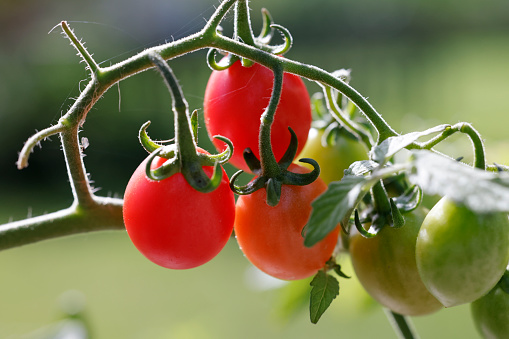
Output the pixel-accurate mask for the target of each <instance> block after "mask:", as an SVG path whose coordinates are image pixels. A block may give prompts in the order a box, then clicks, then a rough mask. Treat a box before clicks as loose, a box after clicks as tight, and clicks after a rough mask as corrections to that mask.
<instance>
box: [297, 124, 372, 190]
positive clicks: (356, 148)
mask: <svg viewBox="0 0 509 339" xmlns="http://www.w3.org/2000/svg"><path fill="white" fill-rule="evenodd" d="M323 132H324V131H323V130H319V129H316V128H311V129H310V130H309V135H308V141H307V142H306V145H305V146H304V149H303V150H302V152H301V153H300V155H299V158H311V159H314V160H316V161H317V162H318V165H320V177H321V178H322V179H323V181H324V182H325V183H326V184H329V183H331V182H332V181H337V180H341V178H343V173H344V171H345V170H346V169H347V168H348V167H350V165H351V164H352V163H354V162H355V161H359V160H368V155H367V152H366V149H365V148H364V146H363V145H362V144H361V143H360V142H359V141H357V140H354V139H352V138H350V137H348V136H345V135H339V136H338V137H337V138H336V144H335V145H332V146H329V145H325V146H324V145H323V144H322V136H323ZM304 166H306V167H309V168H312V167H311V165H306V164H304Z"/></svg>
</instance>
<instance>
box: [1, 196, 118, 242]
mask: <svg viewBox="0 0 509 339" xmlns="http://www.w3.org/2000/svg"><path fill="white" fill-rule="evenodd" d="M121 229H124V222H123V219H122V200H121V199H113V198H102V197H95V199H94V205H93V206H89V208H87V209H84V208H82V207H80V206H79V205H78V204H77V203H74V204H73V205H72V206H71V207H69V208H67V209H64V210H61V211H58V212H54V213H50V214H44V215H41V216H38V217H34V218H30V219H25V220H20V221H14V222H11V223H9V224H5V225H1V226H0V250H6V249H9V248H14V247H19V246H22V245H26V244H31V243H35V242H38V241H42V240H48V239H53V238H57V237H62V236H67V235H72V234H79V233H85V232H92V231H101V230H121Z"/></svg>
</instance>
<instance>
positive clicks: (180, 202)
mask: <svg viewBox="0 0 509 339" xmlns="http://www.w3.org/2000/svg"><path fill="white" fill-rule="evenodd" d="M273 79H274V75H273V73H272V71H271V70H269V69H267V68H265V67H263V66H261V65H259V64H254V65H252V66H250V67H245V66H243V65H242V64H241V62H240V61H236V62H235V63H233V64H232V65H231V66H230V67H229V68H228V69H226V70H222V71H213V73H212V75H211V77H210V79H209V82H208V85H207V88H206V92H205V99H204V116H205V122H206V128H207V132H208V133H209V135H211V136H212V135H216V134H220V135H222V136H226V137H228V138H229V139H230V140H231V141H232V143H233V145H234V147H235V151H234V153H233V156H232V158H231V159H230V162H231V164H232V165H234V166H236V167H238V168H240V169H242V170H244V171H249V170H250V168H249V167H248V166H247V165H246V161H245V159H244V158H243V152H244V151H245V150H246V149H250V150H251V151H252V153H251V156H252V157H253V158H255V160H256V159H260V151H259V146H260V145H261V143H260V140H259V138H260V137H261V133H260V126H261V125H260V118H261V116H262V113H264V110H265V109H266V107H267V104H268V102H269V98H270V96H271V91H272V86H273ZM283 79H284V80H283V88H282V93H281V99H280V103H279V105H278V107H277V110H276V114H275V119H274V122H273V124H272V128H271V134H270V137H271V145H272V151H273V153H274V156H275V158H276V159H277V160H279V159H281V158H282V157H283V158H284V156H283V155H284V154H285V153H288V151H287V149H288V145H289V143H290V134H289V133H288V127H291V129H292V130H293V131H295V136H294V137H296V139H297V142H298V147H295V148H296V150H297V154H299V153H300V152H301V150H302V153H300V155H299V156H298V157H295V159H298V158H303V157H304V158H312V159H314V160H316V161H317V163H318V164H319V165H320V168H321V172H320V177H319V178H317V179H316V180H314V181H313V182H312V183H310V184H307V185H288V184H285V183H284V184H282V186H279V187H280V189H279V191H278V190H276V191H277V193H278V194H279V195H280V197H278V203H277V204H276V205H275V206H271V204H269V203H268V200H267V194H268V193H267V192H268V189H267V186H264V187H258V188H257V190H253V191H252V192H249V194H246V195H240V196H239V197H238V199H237V201H236V202H235V198H234V194H233V192H232V189H233V188H234V185H233V184H231V183H229V181H228V178H227V176H226V173H225V172H224V170H223V169H221V171H223V179H222V181H221V183H220V184H219V186H218V187H217V188H216V189H215V190H213V191H212V192H208V193H200V192H198V191H196V190H195V189H193V188H192V187H191V186H190V185H189V184H188V183H187V182H186V180H185V179H184V177H183V176H182V174H181V173H175V174H172V175H171V176H170V177H169V178H166V179H164V180H160V181H156V180H152V179H149V178H148V177H147V176H146V173H145V171H146V169H145V167H146V166H147V161H148V160H145V161H144V162H143V163H142V164H141V165H140V167H139V168H138V169H137V170H136V171H135V172H134V174H133V176H132V178H131V180H130V181H129V184H128V185H127V188H126V192H125V203H124V220H125V225H126V229H127V232H128V234H129V237H130V238H131V239H132V241H133V243H134V245H135V246H136V247H137V248H138V249H139V250H140V252H141V253H143V255H145V256H146V257H147V258H148V259H150V260H151V261H153V262H155V263H156V264H158V265H161V266H164V267H168V268H172V269H187V268H192V267H196V266H199V265H202V264H204V263H206V262H208V261H209V260H211V259H212V258H213V257H214V256H216V255H217V254H218V253H219V252H220V251H221V249H222V248H223V247H224V246H225V244H226V242H227V241H228V239H229V238H230V237H231V234H232V231H234V233H235V235H236V240H237V242H238V244H239V247H240V249H241V250H242V252H243V253H244V255H245V257H246V258H247V259H248V260H249V261H250V262H251V263H252V264H253V265H254V266H256V267H258V268H259V269H260V270H261V271H263V272H265V273H267V274H269V275H271V276H273V277H276V278H278V279H283V280H298V279H304V278H308V277H310V276H313V275H315V274H316V273H317V272H319V271H320V270H322V269H325V270H327V269H330V268H331V267H329V266H328V265H330V263H331V261H329V260H330V259H331V257H333V256H334V254H335V250H337V249H338V248H339V247H338V246H337V245H338V244H337V243H338V239H339V236H340V226H339V225H338V226H337V227H336V228H335V229H333V230H332V231H331V232H329V233H328V234H327V235H326V236H324V238H323V239H322V240H321V241H318V242H317V243H316V244H314V245H313V246H311V247H307V246H305V245H304V235H303V233H305V226H306V224H307V222H308V220H309V218H310V215H311V212H312V202H313V201H315V199H316V198H317V197H319V196H320V195H321V194H322V193H323V192H325V191H326V189H327V186H326V184H328V183H331V182H335V181H339V180H341V178H342V177H343V172H344V171H345V170H346V169H347V168H348V167H349V166H350V165H351V164H352V163H353V162H356V161H360V160H367V158H368V157H367V152H366V149H365V145H363V144H362V143H361V142H359V140H357V139H356V137H353V138H352V136H351V135H350V136H348V137H345V134H341V133H336V137H335V139H334V140H333V142H328V141H327V142H326V141H325V140H329V139H330V138H328V136H327V135H326V136H325V137H324V133H326V131H328V130H329V131H330V130H331V128H329V127H331V126H332V127H333V128H337V123H336V122H332V123H331V121H329V122H328V124H329V126H325V127H323V125H322V128H321V129H317V128H314V127H313V128H311V111H310V109H311V105H310V99H309V96H308V93H307V90H306V87H305V86H304V84H303V83H302V80H301V79H300V78H299V77H297V76H294V75H290V74H284V77H283ZM331 124H335V125H331ZM292 140H293V139H292ZM306 141H307V142H306ZM329 141H330V140H329ZM304 145H305V146H304ZM248 153H249V152H248ZM244 156H245V154H244ZM285 156H286V154H285ZM263 160H264V159H263V158H262V159H260V161H261V162H262V163H263ZM165 161H166V159H163V158H156V161H154V162H153V163H152V168H153V169H157V168H158V167H159V166H161V165H162V164H163V163H164V162H165ZM281 162H282V163H285V162H287V161H286V160H284V161H283V160H282V161H281ZM289 163H290V162H288V164H289ZM288 164H286V165H285V166H286V167H288ZM279 165H280V164H279ZM280 166H283V165H280ZM286 167H285V168H284V171H286V170H287V171H288V172H291V173H293V174H295V175H297V174H302V173H309V170H308V169H307V168H305V167H302V166H298V165H296V164H291V165H289V167H288V168H286ZM204 171H205V173H206V174H207V175H208V176H211V175H212V171H213V168H212V167H211V166H206V167H204ZM261 171H262V173H261V174H260V173H256V174H257V175H264V173H263V171H264V167H263V166H261ZM255 172H256V171H255ZM285 173H286V172H285ZM293 174H292V175H293ZM317 176H318V174H317ZM257 178H258V177H257ZM395 178H396V177H395ZM271 179H275V180H281V179H280V178H278V177H276V178H271ZM395 180H396V181H393V183H394V182H398V180H403V181H404V180H405V178H404V177H397V178H396V179H395ZM268 182H270V180H269V181H268ZM395 187H405V185H402V186H397V185H396V186H395ZM393 190H394V189H392V188H391V189H390V194H389V195H390V196H391V197H396V198H397V197H398V194H399V195H401V194H402V192H397V190H396V191H394V192H393ZM236 192H237V193H239V192H238V191H236ZM383 192H385V193H384V194H385V197H386V198H387V203H389V197H388V196H387V192H386V191H385V190H383ZM239 194H240V193H239ZM372 194H373V192H372ZM366 196H369V194H368V195H366ZM373 197H375V198H373ZM373 197H371V198H372V199H375V201H372V200H370V198H369V197H368V199H364V200H363V201H362V204H361V205H362V208H364V210H365V212H366V213H367V214H366V215H367V216H368V217H367V218H366V219H365V220H367V221H363V223H364V226H362V225H361V226H360V227H363V228H364V231H365V232H367V233H363V232H360V233H356V232H355V231H353V232H351V234H350V235H348V236H347V237H344V238H343V239H342V243H343V246H344V247H345V249H346V250H347V251H348V252H349V254H350V257H351V260H352V264H353V268H354V271H355V274H356V275H357V277H358V278H359V281H360V282H361V284H362V285H363V287H364V288H365V290H366V291H367V292H368V293H369V294H370V295H371V296H372V297H373V298H374V299H375V300H377V301H378V302H379V303H380V304H381V305H383V306H384V307H386V308H388V309H390V310H392V311H393V312H395V313H399V314H402V315H411V316H414V315H423V314H429V313H432V312H436V311H438V310H440V309H441V308H443V307H444V306H445V307H451V306H456V305H460V304H464V303H472V314H473V316H474V319H475V322H476V325H477V326H478V328H479V330H480V332H481V333H483V335H485V336H486V337H488V338H491V337H493V338H500V337H503V336H505V335H507V334H508V331H509V329H508V328H507V323H509V321H508V319H507V314H508V312H509V294H507V293H506V291H502V290H501V289H500V288H497V287H495V285H496V284H497V282H498V281H499V280H500V278H501V277H502V275H503V274H504V271H505V269H506V265H507V263H508V262H509V218H508V216H507V214H506V213H501V212H498V213H476V212H473V211H471V210H470V209H468V208H467V207H465V206H463V205H461V204H459V203H457V202H454V201H452V200H450V199H448V198H442V199H441V200H440V201H439V202H438V203H436V204H435V206H433V208H432V209H431V210H428V209H426V208H425V207H423V206H422V205H421V206H419V203H417V204H416V205H415V206H413V207H412V208H407V209H406V210H404V211H403V212H404V213H403V214H402V215H401V218H402V219H404V225H403V226H402V227H401V225H399V224H397V223H396V222H395V220H396V219H394V218H395V216H394V211H393V205H390V206H389V212H390V213H393V214H392V217H391V218H392V219H391V218H387V216H388V214H387V213H385V214H384V213H381V210H379V209H380V206H379V205H378V203H377V201H376V194H374V195H373ZM393 202H394V200H392V201H391V203H393ZM407 205H408V204H407ZM407 207H408V206H407ZM405 208H406V207H405ZM386 212H387V209H386ZM382 217H383V218H384V219H383V220H384V221H383V222H385V224H380V222H379V223H378V224H376V225H375V223H374V221H375V220H378V221H379V220H382V219H377V218H382ZM396 221H397V220H396ZM371 222H373V224H371ZM360 223H361V222H360V220H358V214H356V219H355V224H356V226H358V224H360ZM381 226H383V227H381ZM370 227H374V228H376V229H377V231H376V233H375V234H372V235H374V237H372V238H371V237H368V236H367V234H369V231H366V230H369V229H370ZM359 230H361V229H359ZM345 244H346V245H345ZM339 275H340V276H341V274H339Z"/></svg>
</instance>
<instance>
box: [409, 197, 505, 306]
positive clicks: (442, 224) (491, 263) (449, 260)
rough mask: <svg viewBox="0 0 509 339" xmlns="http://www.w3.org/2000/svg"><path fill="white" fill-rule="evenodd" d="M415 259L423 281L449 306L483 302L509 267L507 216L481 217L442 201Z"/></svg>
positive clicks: (422, 232) (426, 224)
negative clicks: (508, 266) (475, 301)
mask: <svg viewBox="0 0 509 339" xmlns="http://www.w3.org/2000/svg"><path fill="white" fill-rule="evenodd" d="M416 258H417V267H418V269H419V273H420V275H421V278H422V281H423V282H424V284H425V285H426V287H427V288H428V290H429V291H430V292H431V293H432V294H433V295H434V296H435V297H436V298H437V299H438V300H440V302H441V303H442V304H443V305H444V306H446V307H451V306H456V305H460V304H464V303H469V302H472V301H474V300H476V299H479V298H480V297H482V296H483V295H485V294H486V293H488V292H489V291H490V290H491V289H492V288H493V286H495V284H496V283H497V282H498V280H499V279H500V277H501V276H502V274H503V273H504V271H505V268H506V265H507V262H509V219H508V218H507V214H505V213H490V214H478V213H474V212H472V211H471V210H469V209H468V208H467V207H465V206H462V205H458V204H456V203H454V202H453V201H451V200H449V199H447V198H442V199H441V200H440V201H439V202H438V203H437V204H436V205H435V206H433V208H432V209H431V211H430V212H429V213H428V215H427V216H426V218H425V219H424V221H423V223H422V227H421V230H420V232H419V236H418V237H417V245H416Z"/></svg>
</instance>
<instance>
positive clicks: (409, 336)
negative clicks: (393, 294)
mask: <svg viewBox="0 0 509 339" xmlns="http://www.w3.org/2000/svg"><path fill="white" fill-rule="evenodd" d="M384 311H385V315H386V316H387V319H388V320H389V322H390V323H391V325H392V327H393V328H394V331H395V332H396V334H397V335H398V337H399V338H401V339H419V335H418V334H417V332H416V331H415V328H414V327H413V325H412V323H411V322H410V319H409V318H408V317H405V316H404V315H401V314H398V313H396V312H393V311H391V310H389V309H384Z"/></svg>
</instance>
